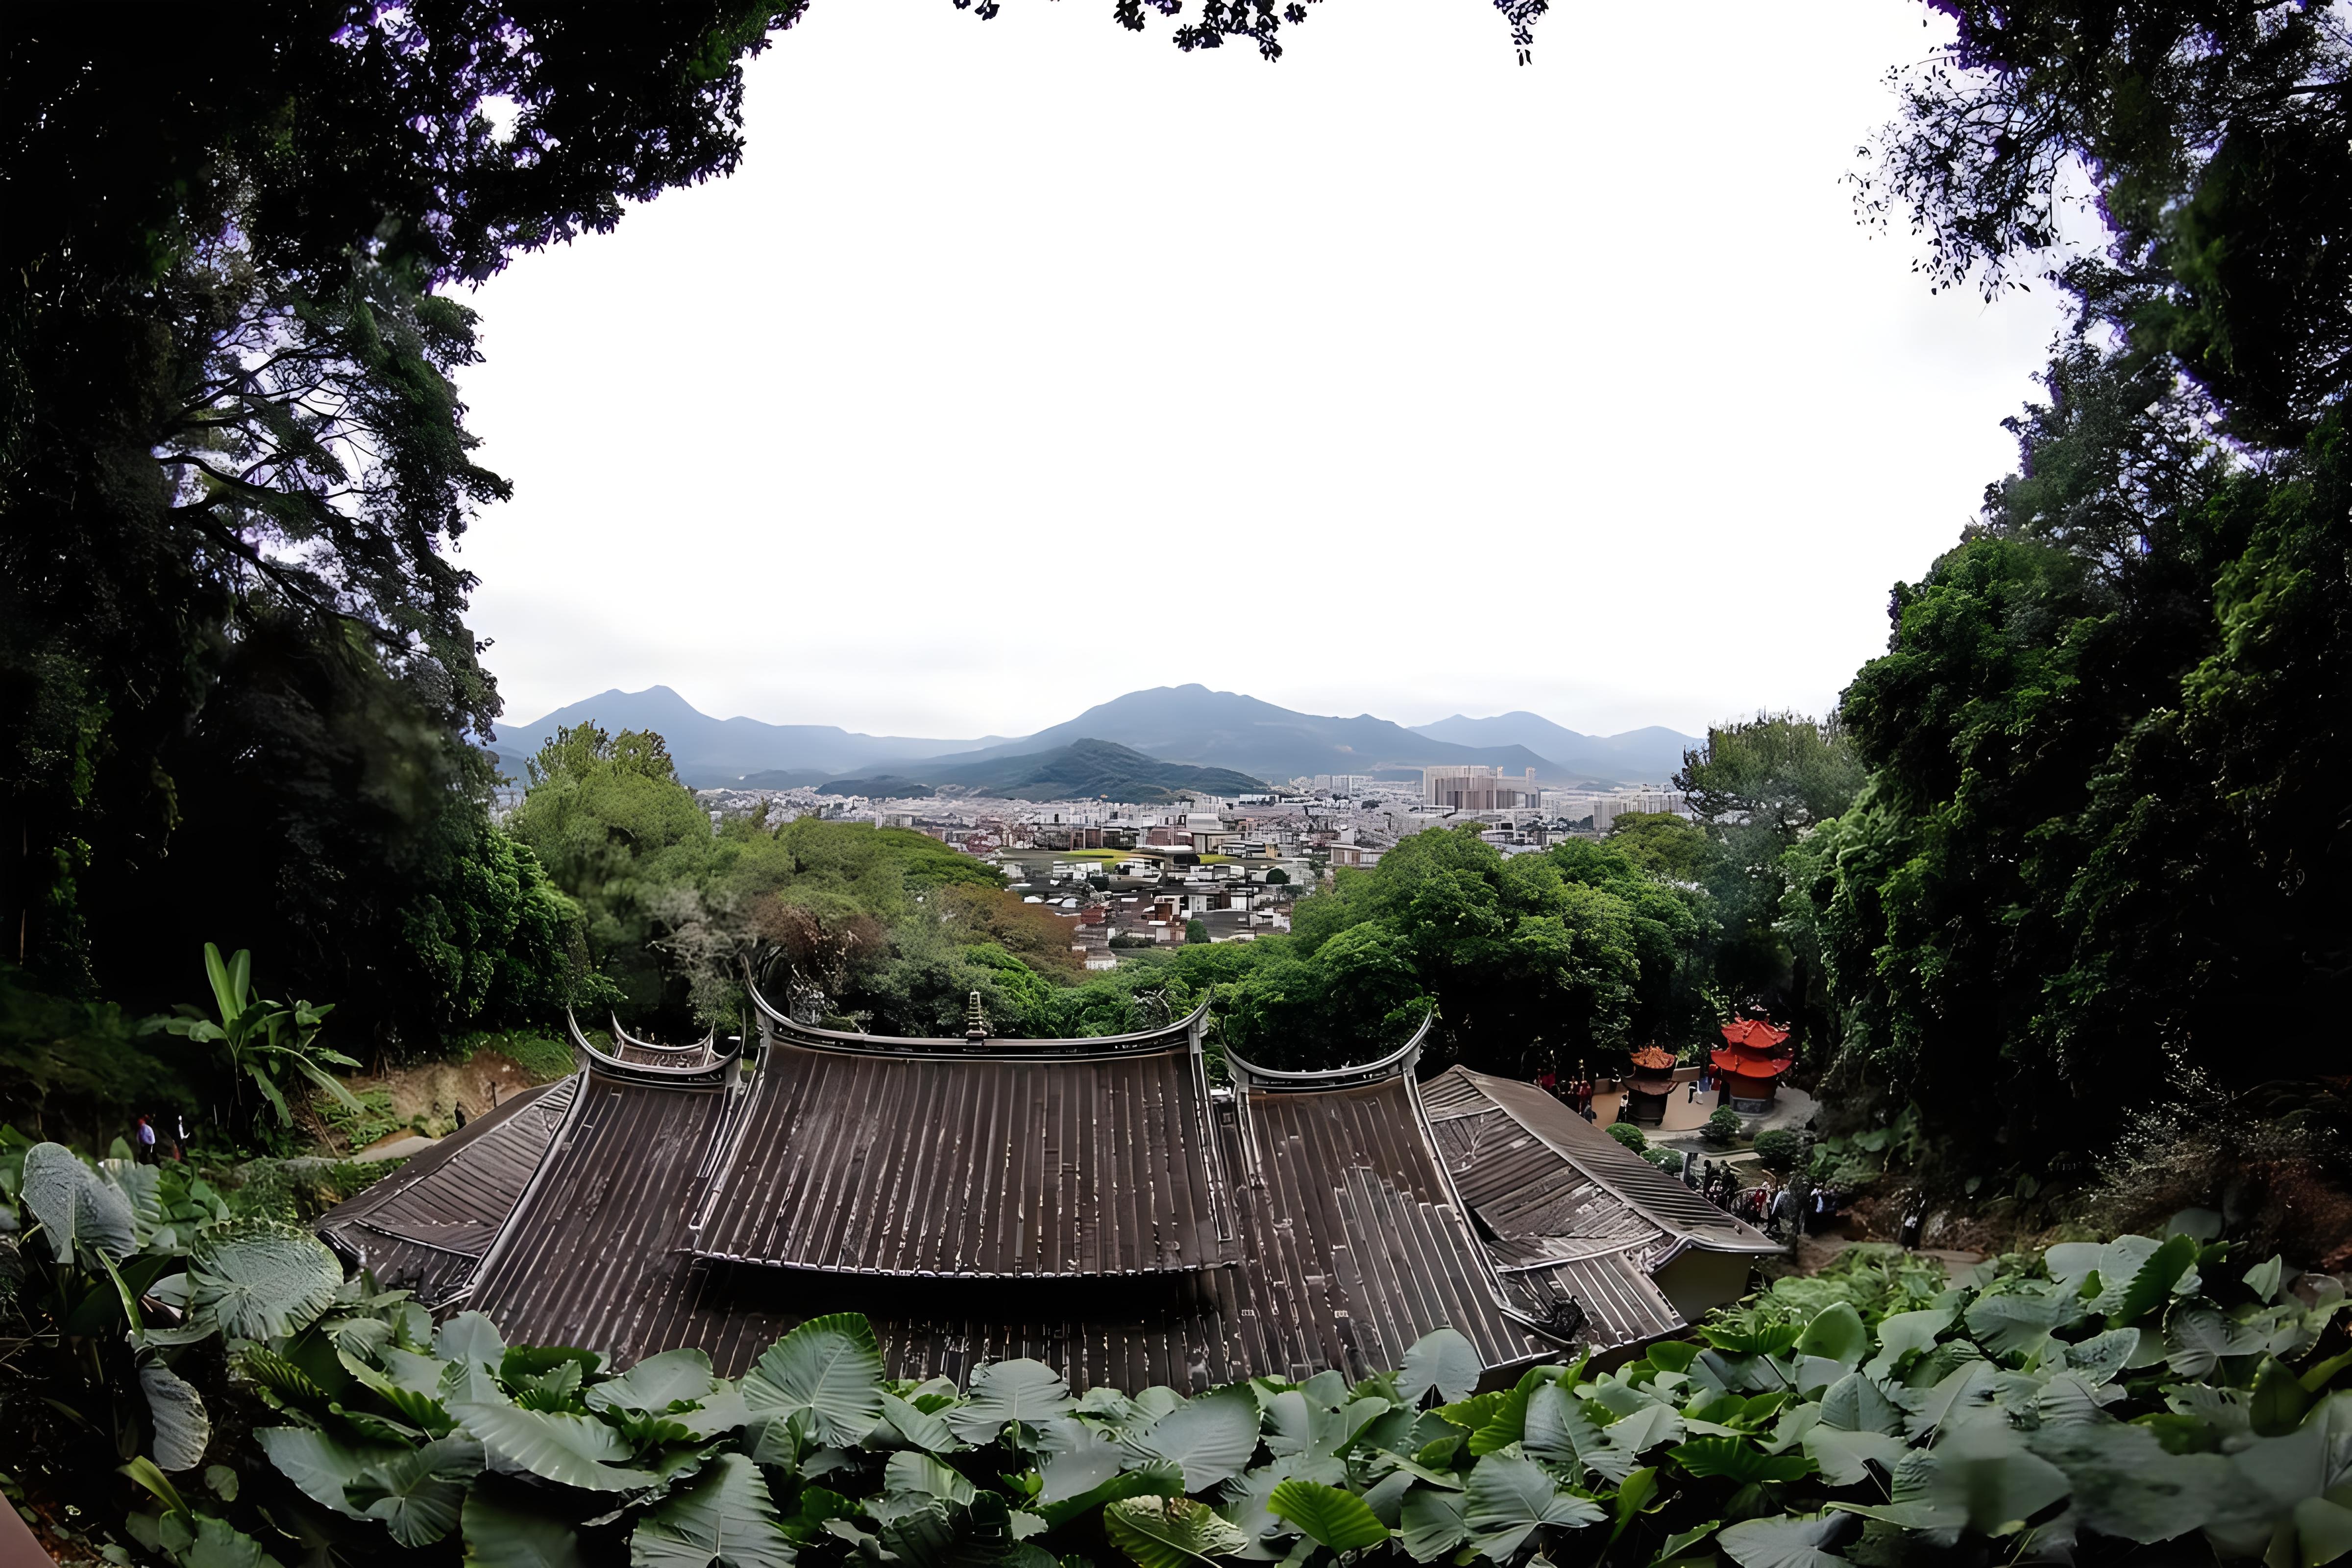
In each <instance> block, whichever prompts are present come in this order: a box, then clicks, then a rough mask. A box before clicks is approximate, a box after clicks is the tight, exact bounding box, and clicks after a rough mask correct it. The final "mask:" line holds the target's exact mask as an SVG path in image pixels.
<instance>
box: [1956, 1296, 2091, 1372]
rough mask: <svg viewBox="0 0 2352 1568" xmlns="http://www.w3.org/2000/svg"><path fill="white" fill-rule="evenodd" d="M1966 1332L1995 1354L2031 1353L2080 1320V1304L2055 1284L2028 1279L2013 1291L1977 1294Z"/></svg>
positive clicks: (2081, 1313) (2021, 1354)
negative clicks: (2056, 1332)
mask: <svg viewBox="0 0 2352 1568" xmlns="http://www.w3.org/2000/svg"><path fill="white" fill-rule="evenodd" d="M1967 1315H1968V1324H1969V1333H1971V1334H1973V1335H1975V1336H1976V1338H1977V1341H1978V1342H1979V1343H1980V1344H1982V1345H1983V1346H1984V1348H1985V1349H1986V1350H1988V1351H1990V1352H1992V1353H1993V1354H1994V1355H1997V1356H2019V1357H2024V1356H2031V1355H2034V1354H2036V1353H2038V1352H2040V1351H2041V1350H2042V1347H2043V1346H2044V1345H2046V1344H2048V1343H2049V1342H2050V1336H2051V1334H2052V1333H2053V1331H2056V1330H2059V1329H2063V1328H2064V1327H2066V1326H2067V1325H2068V1324H2069V1323H2075V1322H2080V1321H2082V1318H2083V1303H2082V1302H2081V1301H2080V1300H2076V1299H2075V1298H2074V1296H2072V1295H2070V1294H2068V1293H2067V1292H2066V1291H2065V1290H2063V1289H2060V1288H2059V1287H2057V1286H2054V1285H2041V1284H2038V1283H2036V1282H2033V1281H2027V1282H2025V1283H2023V1284H2021V1285H2020V1287H2019V1288H2018V1289H2014V1290H2003V1291H2000V1292H1999V1293H1997V1294H1989V1295H1983V1296H1979V1297H1978V1298H1977V1299H1976V1300H1974V1301H1972V1302H1970V1303H1969V1310H1968V1314H1967Z"/></svg>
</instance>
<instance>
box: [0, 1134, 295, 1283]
mask: <svg viewBox="0 0 2352 1568" xmlns="http://www.w3.org/2000/svg"><path fill="white" fill-rule="evenodd" d="M17 1198H18V1201H19V1202H21V1203H22V1204H23V1205H24V1206H25V1207H26V1208H27V1209H29V1210H31V1211H32V1215H33V1217H34V1218H35V1219H37V1220H39V1221H40V1222H41V1230H42V1232H43V1233H44V1234H45V1235H47V1237H48V1238H49V1250H50V1253H51V1254H52V1256H54V1257H55V1258H57V1260H58V1262H60V1263H65V1262H69V1261H71V1260H72V1258H73V1255H74V1248H75V1247H88V1248H89V1249H90V1250H92V1251H94V1252H103V1253H105V1254H106V1255H107V1256H108V1257H110V1258H128V1257H130V1256H131V1254H132V1253H134V1252H136V1251H138V1250H139V1227H138V1225H137V1222H136V1221H135V1220H134V1219H133V1217H132V1215H131V1205H130V1203H129V1201H128V1200H127V1199H125V1198H124V1197H123V1195H122V1194H121V1191H120V1190H118V1189H117V1188H115V1187H112V1186H110V1185H109V1184H106V1183H105V1182H102V1181H100V1180H99V1178H98V1177H97V1176H96V1175H95V1174H94V1173H92V1172H91V1171H90V1168H89V1166H88V1165H85V1164H83V1163H82V1162H81V1156H80V1155H79V1154H77V1153H75V1152H73V1151H72V1150H70V1149H68V1148H67V1147H66V1146H65V1145H64V1144H62V1143H36V1144H34V1145H33V1146H32V1147H31V1148H29V1149H27V1150H26V1151H25V1169H24V1176H23V1184H22V1185H21V1186H20V1187H19V1188H18V1190H17ZM336 1274H337V1278H339V1279H340V1278H341V1270H340V1269H338V1270H337V1271H336Z"/></svg>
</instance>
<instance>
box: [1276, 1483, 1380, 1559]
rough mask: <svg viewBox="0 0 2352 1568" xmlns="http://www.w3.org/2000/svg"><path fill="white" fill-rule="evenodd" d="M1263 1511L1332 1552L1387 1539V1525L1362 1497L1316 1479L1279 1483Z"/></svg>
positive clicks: (1377, 1542)
mask: <svg viewBox="0 0 2352 1568" xmlns="http://www.w3.org/2000/svg"><path fill="white" fill-rule="evenodd" d="M1266 1510H1267V1511H1268V1512H1270V1513H1272V1514H1273V1515H1274V1516H1275V1517H1276V1519H1280V1520H1284V1521H1287V1522H1289V1523H1291V1524H1295V1525H1297V1527H1298V1529H1299V1530H1300V1531H1301V1532H1303V1533H1304V1534H1306V1535H1307V1536H1309V1537H1311V1538H1312V1539H1313V1540H1315V1541H1318V1542H1321V1543H1322V1544H1323V1545H1325V1546H1328V1547H1329V1548H1330V1549H1331V1550H1332V1551H1334V1552H1361V1551H1363V1550H1364V1549H1365V1548H1367V1547H1371V1546H1377V1545H1379V1544H1380V1543H1381V1542H1383V1541H1386V1540H1387V1539H1388V1538H1389V1527H1388V1526H1387V1525H1385V1524H1382V1523H1381V1521H1380V1519H1379V1516H1377V1515H1376V1514H1374V1513H1373V1512H1372V1510H1371V1509H1370V1508H1369V1507H1368V1506H1366V1504H1365V1502H1364V1500H1363V1499H1361V1498H1360V1497H1358V1496H1356V1495H1355V1494H1354V1493H1353V1492H1349V1491H1342V1490H1341V1489H1339V1488H1338V1487H1327V1486H1325V1485H1323V1484H1322V1483H1321V1482H1319V1481H1306V1480H1298V1479H1291V1480H1286V1481H1284V1482H1282V1483H1281V1484H1280V1485H1278V1486H1276V1488H1275V1489H1274V1491H1273V1493H1272V1495H1271V1496H1269V1497H1268V1498H1267V1500H1266Z"/></svg>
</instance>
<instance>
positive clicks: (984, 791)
mask: <svg viewBox="0 0 2352 1568" xmlns="http://www.w3.org/2000/svg"><path fill="white" fill-rule="evenodd" d="M920 772H921V774H922V784H921V785H914V784H911V783H910V781H908V780H907V779H905V778H902V777H898V776H897V775H889V774H886V775H882V776H879V777H874V778H863V779H835V780H834V781H833V782H832V783H829V784H825V785H824V786H823V790H822V793H824V794H825V795H912V794H914V793H915V790H916V789H917V788H922V789H923V793H924V794H929V793H930V791H929V788H928V787H924V786H938V785H947V786H950V787H961V788H962V789H964V790H967V791H969V792H970V793H971V794H973V795H994V796H997V797H999V798H1001V799H1004V800H1092V799H1095V798H1097V797H1102V798H1106V799H1109V800H1129V801H1135V802H1138V803H1140V804H1150V803H1152V802H1156V801H1167V800H1173V799H1175V798H1176V796H1177V795H1180V794H1186V793H1197V794H1200V795H1254V794H1256V793H1259V792H1261V791H1263V790H1265V788H1266V784H1265V781H1264V780H1262V779H1254V778H1252V777H1250V776H1249V775H1248V774H1247V773H1234V772H1233V771H1232V770H1231V769H1228V768H1198V767H1193V766H1192V765H1190V764H1189V763H1163V762H1161V761H1160V760H1159V759H1158V758H1156V757H1147V756H1145V755H1144V754H1143V753H1142V752H1139V751H1136V750H1135V749H1133V748H1132V747H1129V746H1122V745H1120V744H1118V742H1115V741H1097V740H1094V739H1091V738H1089V739H1086V740H1079V741H1073V742H1070V743H1069V744H1068V745H1066V746H1056V747H1055V748H1054V749H1053V750H1052V751H1048V752H1029V753H1026V754H1024V755H1020V756H1012V757H991V758H989V759H988V760H987V761H984V762H973V763H964V764H962V765H961V766H960V767H940V766H933V767H929V768H925V769H922V770H920Z"/></svg>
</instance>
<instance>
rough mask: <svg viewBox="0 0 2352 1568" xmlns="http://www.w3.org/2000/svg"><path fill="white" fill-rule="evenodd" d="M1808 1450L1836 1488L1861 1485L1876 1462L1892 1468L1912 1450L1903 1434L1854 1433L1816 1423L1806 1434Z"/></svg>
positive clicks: (1809, 1454)
mask: <svg viewBox="0 0 2352 1568" xmlns="http://www.w3.org/2000/svg"><path fill="white" fill-rule="evenodd" d="M1804 1447H1805V1452H1806V1454H1807V1455H1808V1456H1810V1457H1811V1459H1812V1461H1813V1464H1814V1465H1815V1466H1816V1467H1817V1468H1819V1469H1820V1470H1821V1472H1822V1479H1823V1480H1825V1481H1827V1482H1828V1483H1829V1484H1830V1485H1832V1486H1833V1487H1852V1486H1859V1485H1861V1484H1862V1483H1863V1482H1864V1481H1866V1480H1868V1479H1870V1468H1869V1467H1870V1466H1871V1465H1873V1464H1875V1465H1877V1466H1878V1467H1879V1468H1882V1469H1885V1470H1888V1471H1892V1470H1893V1469H1894V1468H1895V1466H1896V1464H1898V1463H1900V1462H1901V1460H1902V1458H1903V1456H1904V1454H1905V1453H1906V1452H1907V1451H1908V1450H1907V1449H1906V1447H1905V1445H1904V1442H1903V1439H1902V1438H1900V1437H1895V1436H1888V1435H1887V1434H1886V1433H1884V1432H1850V1431H1845V1430H1843V1429H1841V1428H1839V1427H1836V1426H1815V1427H1814V1428H1813V1429H1812V1430H1811V1431H1810V1432H1807V1433H1806V1434H1805V1436H1804Z"/></svg>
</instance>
